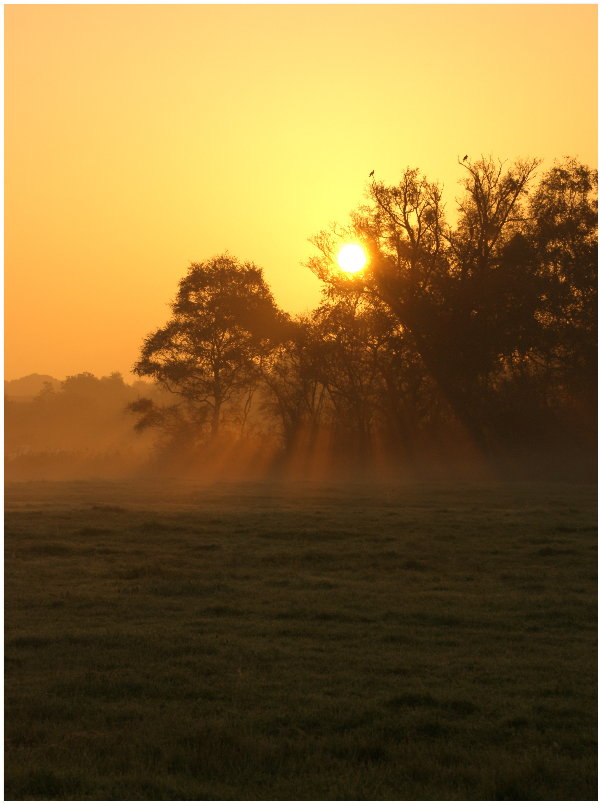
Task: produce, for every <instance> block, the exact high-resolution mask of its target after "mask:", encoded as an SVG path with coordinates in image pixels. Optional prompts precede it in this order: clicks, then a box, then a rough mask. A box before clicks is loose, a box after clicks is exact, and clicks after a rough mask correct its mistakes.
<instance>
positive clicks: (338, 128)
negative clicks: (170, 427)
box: [5, 5, 597, 379]
mask: <svg viewBox="0 0 600 803" xmlns="http://www.w3.org/2000/svg"><path fill="white" fill-rule="evenodd" d="M463 154H469V155H470V156H471V157H472V158H475V157H478V156H480V155H482V154H486V155H487V154H493V155H495V156H499V157H503V158H507V159H509V160H511V159H514V158H517V157H519V156H523V157H527V156H537V157H540V158H542V159H544V164H545V165H546V166H550V165H551V163H552V160H553V159H554V158H555V157H560V156H564V155H573V156H578V157H579V158H580V159H582V160H583V161H584V162H586V163H588V164H592V165H594V166H596V164H597V8H596V6H595V5H323V6H319V5H300V6H294V5H263V6H258V5H254V6H253V5H244V6H239V5H238V6H234V5H210V6H209V5H153V6H151V5H128V6H125V5H122V6H119V5H104V6H103V5H80V6H77V5H60V6H59V5H55V6H51V5H21V6H16V5H14V6H10V5H9V6H5V370H6V377H7V378H9V379H10V378H15V377H18V376H23V375H25V374H29V373H33V372H38V373H48V374H52V375H53V376H55V377H57V378H59V379H62V378H64V377H65V376H66V375H68V374H74V373H78V372H80V371H86V370H87V371H92V372H93V373H96V374H97V375H102V374H107V373H110V372H112V371H121V372H123V373H124V374H127V373H128V371H129V370H130V368H131V366H132V365H133V363H134V361H135V359H136V357H137V354H138V351H139V347H140V344H141V341H142V339H143V337H144V336H145V335H146V334H148V333H149V332H150V331H152V330H153V329H155V328H156V327H158V326H160V325H161V324H163V323H164V322H165V321H166V320H167V317H168V314H169V310H168V307H167V304H168V302H169V301H170V300H172V299H173V297H174V295H175V292H176V289H177V282H178V281H179V279H180V278H181V277H182V276H183V275H184V274H185V272H186V269H187V267H188V265H189V263H190V262H191V261H202V260H203V259H207V258H210V257H211V256H214V255H216V254H218V253H222V252H223V251H226V250H227V251H229V252H230V254H232V255H234V256H236V257H238V258H239V259H241V260H244V261H245V260H250V261H253V262H255V263H256V264H258V265H260V266H261V267H263V268H264V271H265V276H266V278H267V281H268V282H269V284H270V286H271V288H272V290H273V292H274V294H275V297H276V299H277V300H278V302H279V303H280V305H281V306H282V307H283V308H284V309H286V310H288V311H290V312H300V311H303V310H306V309H309V308H311V307H312V306H314V305H315V304H316V303H317V301H318V289H319V286H318V282H317V280H316V279H315V278H314V277H313V276H312V274H311V273H310V272H309V271H308V269H307V268H305V267H303V266H302V264H301V263H302V262H303V261H305V260H306V259H307V257H308V256H309V255H310V254H311V253H312V246H310V245H309V243H308V242H307V238H308V237H310V236H311V235H313V234H315V233H316V232H317V231H318V230H319V229H321V228H325V227H327V225H328V224H329V223H330V222H332V221H336V220H337V221H340V222H345V221H346V220H347V216H348V213H349V212H350V211H351V210H352V209H353V208H355V207H356V206H357V205H358V204H359V203H361V201H362V200H363V194H364V190H365V188H366V184H367V176H368V173H369V172H370V171H371V170H373V169H374V170H375V171H376V177H378V178H380V179H383V180H386V181H389V182H393V181H396V180H397V179H398V178H399V176H400V174H401V172H402V171H403V170H404V168H405V167H407V166H411V167H420V168H421V169H422V170H423V171H424V172H425V173H426V175H427V176H428V177H429V178H431V179H437V180H439V181H441V182H443V183H444V184H445V186H446V188H447V196H446V199H447V201H449V202H450V204H451V203H452V202H453V199H454V198H455V197H456V196H457V194H458V191H459V190H458V186H457V180H458V178H459V176H460V168H459V166H458V165H457V157H459V156H462V155H463Z"/></svg>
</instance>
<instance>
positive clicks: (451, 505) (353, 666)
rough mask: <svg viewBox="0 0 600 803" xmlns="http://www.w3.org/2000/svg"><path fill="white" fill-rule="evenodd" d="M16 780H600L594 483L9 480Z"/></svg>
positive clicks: (199, 792)
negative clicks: (599, 759)
mask: <svg viewBox="0 0 600 803" xmlns="http://www.w3.org/2000/svg"><path fill="white" fill-rule="evenodd" d="M5 548H6V563H5V567H6V581H5V602H6V648H5V656H6V728H5V730H6V737H7V747H6V763H5V782H6V788H5V797H6V798H7V799H19V800H23V799H38V800H39V799H61V800H68V799H108V800H110V799H116V800H131V799H150V800H156V799H158V800H160V799H166V800H190V799H196V800H198V799H200V800H202V799H210V800H220V799H228V800H243V799H255V800H256V799H258V800H303V799H304V800H306V799H311V800H322V799H328V800H329V799H331V800H334V799H347V800H348V799H351V800H357V799H367V800H389V799H393V800H403V799H410V800H447V799H471V800H488V799H490V800H560V799H568V800H580V799H585V800H591V799H596V798H597V775H596V711H597V708H596V679H597V675H596V597H595V594H596V565H597V564H596V489H595V487H592V486H576V485H573V486H569V485H527V484H521V485H506V484H504V485H502V484H498V485H494V484H486V485H478V486H475V485H471V486H468V485H461V486H458V485H457V486H455V487H450V486H441V485H440V486H425V485H423V486H417V485H407V486H391V485H390V486H378V487H375V486H367V485H348V486H345V487H341V486H333V485H332V486H330V487H324V486H321V487H316V486H310V485H304V486H296V487H294V488H292V487H283V486H276V485H273V486H267V485H239V486H227V485H214V486H204V487H202V486H194V485H193V484H183V483H180V484H177V485H173V486H172V487H166V486H164V485H163V486H161V485H151V484H146V485H127V484H111V483H55V484H53V483H23V484H11V485H8V487H7V491H6V536H5Z"/></svg>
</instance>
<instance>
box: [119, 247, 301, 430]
mask: <svg viewBox="0 0 600 803" xmlns="http://www.w3.org/2000/svg"><path fill="white" fill-rule="evenodd" d="M171 309H172V312H173V315H172V317H171V319H170V320H169V321H168V322H167V324H166V325H165V326H163V327H161V328H160V329H157V330H156V331H155V332H154V333H152V334H151V335H149V336H148V337H147V338H146V340H145V341H144V344H143V346H142V351H141V355H140V359H139V360H138V362H137V363H136V364H135V366H134V372H135V373H136V374H138V375H139V376H149V377H152V378H153V379H155V380H156V381H157V382H158V383H159V384H160V385H162V386H163V387H164V388H166V389H167V390H169V391H170V392H172V393H173V394H176V395H177V396H179V399H180V406H182V407H183V408H184V409H185V412H186V416H187V418H188V420H191V421H192V422H193V423H195V425H196V427H197V428H198V429H199V430H201V429H202V428H203V427H204V426H205V424H207V423H208V425H209V427H210V435H211V437H212V438H215V437H216V436H217V434H218V432H219V427H220V424H221V419H222V414H223V410H224V406H225V405H226V404H227V403H228V402H232V401H233V400H235V399H236V398H239V397H240V396H241V395H242V394H244V393H245V394H248V393H251V392H252V389H253V386H254V384H255V382H256V380H257V376H258V366H259V364H260V361H261V359H263V358H264V357H265V355H266V354H268V352H269V351H270V349H272V348H273V345H274V344H275V343H276V342H278V341H279V340H280V339H281V338H282V337H283V336H284V333H285V330H286V326H287V325H288V320H287V318H286V316H285V315H284V314H283V313H282V312H280V311H279V310H278V308H277V306H276V304H275V301H274V300H273V296H272V295H271V292H270V291H269V289H268V287H267V284H266V282H265V280H264V278H263V274H262V271H261V269H260V268H258V267H256V266H255V265H254V264H252V263H250V262H246V263H241V262H239V261H238V260H236V259H234V258H232V257H229V256H228V255H226V254H225V255H222V256H217V257H214V258H213V259H210V260H207V261H206V262H200V263H192V265H191V266H190V268H189V270H188V273H187V275H186V276H185V277H184V278H183V279H182V280H181V281H180V283H179V291H178V293H177V297H176V299H175V301H174V302H173V304H172V305H171ZM139 412H142V413H143V414H144V415H145V416H146V417H147V416H148V414H149V412H150V411H149V410H148V409H146V410H144V411H142V410H139ZM172 417H173V415H172V411H170V414H169V416H168V418H169V420H172ZM163 418H164V417H163ZM150 420H151V421H156V422H160V420H161V417H160V416H154V417H153V416H150Z"/></svg>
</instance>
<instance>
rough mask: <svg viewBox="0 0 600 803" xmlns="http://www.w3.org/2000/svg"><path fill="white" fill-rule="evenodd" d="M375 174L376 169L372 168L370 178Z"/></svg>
mask: <svg viewBox="0 0 600 803" xmlns="http://www.w3.org/2000/svg"><path fill="white" fill-rule="evenodd" d="M374 174H375V171H374V170H371V172H370V173H369V178H371V176H373V175H374Z"/></svg>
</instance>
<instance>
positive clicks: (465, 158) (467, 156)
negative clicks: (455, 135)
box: [463, 153, 469, 162]
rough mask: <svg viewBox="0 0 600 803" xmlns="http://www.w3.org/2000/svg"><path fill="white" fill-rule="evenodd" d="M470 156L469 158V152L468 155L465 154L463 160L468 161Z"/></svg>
mask: <svg viewBox="0 0 600 803" xmlns="http://www.w3.org/2000/svg"><path fill="white" fill-rule="evenodd" d="M468 158H469V154H468V153H467V155H466V156H463V162H466V161H467V159H468Z"/></svg>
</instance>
